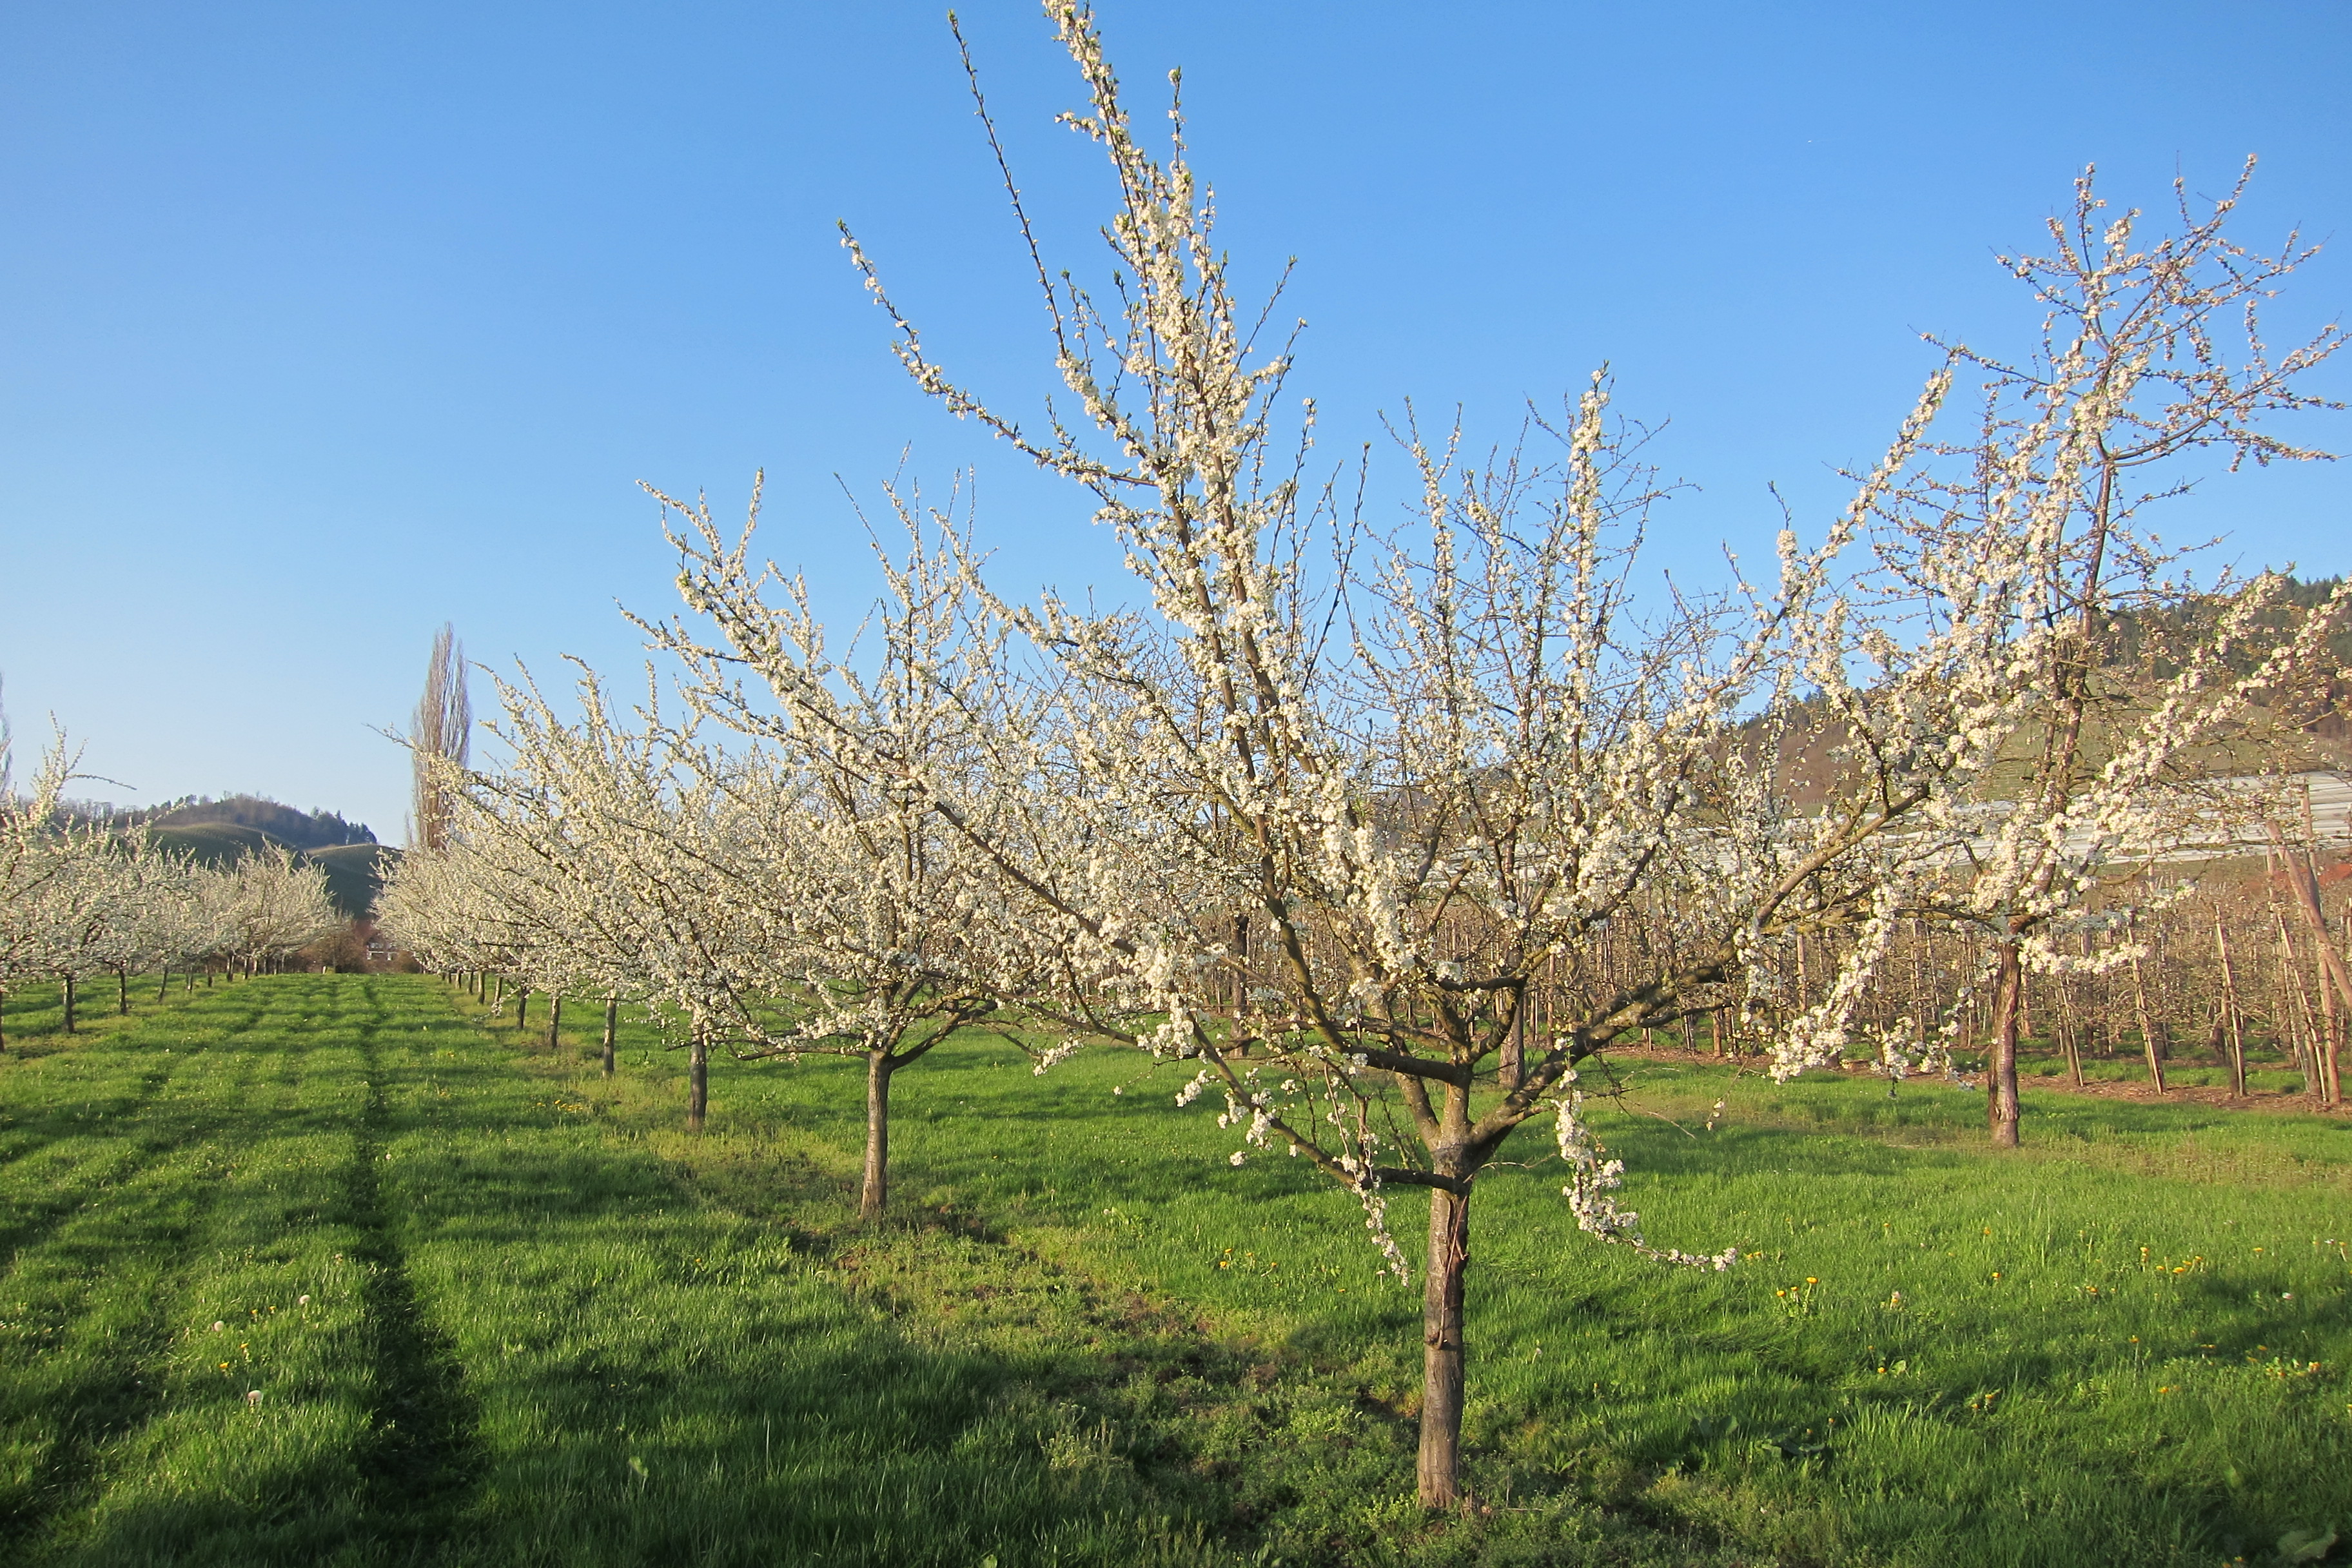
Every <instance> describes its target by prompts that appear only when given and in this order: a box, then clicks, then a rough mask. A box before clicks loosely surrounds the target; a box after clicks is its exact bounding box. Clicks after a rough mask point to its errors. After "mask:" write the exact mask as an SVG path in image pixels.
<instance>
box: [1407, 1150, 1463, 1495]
mask: <svg viewBox="0 0 2352 1568" xmlns="http://www.w3.org/2000/svg"><path fill="white" fill-rule="evenodd" d="M1469 1268H1470V1196H1469V1194H1467V1193H1464V1194H1459V1195H1456V1194H1453V1193H1449V1192H1446V1191H1445V1190H1444V1189H1443V1188H1440V1187H1432V1188H1431V1189H1430V1191H1429V1264H1428V1271H1427V1273H1426V1274H1425V1275H1424V1276H1423V1279H1422V1292H1421V1339H1422V1358H1421V1458H1420V1462H1419V1464H1418V1467H1417V1477H1418V1480H1419V1486H1420V1494H1421V1506H1422V1507H1423V1508H1452V1507H1453V1506H1454V1504H1455V1503H1456V1502H1458V1501H1460V1500H1461V1496H1462V1492H1461V1475H1460V1471H1461V1462H1462V1279H1463V1276H1464V1275H1465V1273H1467V1272H1468V1271H1469Z"/></svg>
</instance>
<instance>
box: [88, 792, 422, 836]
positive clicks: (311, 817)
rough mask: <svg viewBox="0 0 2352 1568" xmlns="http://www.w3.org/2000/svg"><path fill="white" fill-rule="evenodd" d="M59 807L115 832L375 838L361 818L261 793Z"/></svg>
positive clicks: (91, 803) (92, 803)
mask: <svg viewBox="0 0 2352 1568" xmlns="http://www.w3.org/2000/svg"><path fill="white" fill-rule="evenodd" d="M59 810H60V811H62V812H63V813H64V814H65V815H66V816H68V817H70V818H72V819H73V820H75V821H77V822H79V823H83V824H86V825H88V826H93V827H110V828H112V829H114V830H115V831H117V832H122V831H126V830H128V829H130V828H133V827H195V826H206V825H212V824H220V825H224V826H231V827H250V828H252V829H254V830H255V831H256V832H258V833H266V834H268V836H269V837H272V838H274V839H276V840H277V841H278V843H280V844H283V845H285V846H286V847H288V848H289V849H331V848H337V847H341V846H343V845H346V844H373V843H375V842H376V837H375V834H374V832H373V830H372V829H371V828H370V827H369V826H368V825H367V824H366V823H364V822H346V821H345V820H343V816H342V814H341V813H340V812H333V811H298V810H297V809H295V808H294V807H293V806H290V805H281V804H280V803H278V802H277V801H274V800H271V799H269V798H268V796H267V795H226V796H224V797H222V798H220V799H217V800H216V799H215V798H214V797H213V796H211V795H182V796H180V797H179V798H178V799H177V800H167V801H164V802H163V803H162V804H161V805H152V806H134V807H119V806H116V805H112V804H111V803H109V802H104V801H82V800H75V801H66V802H62V803H61V804H60V805H59Z"/></svg>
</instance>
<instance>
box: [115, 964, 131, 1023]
mask: <svg viewBox="0 0 2352 1568" xmlns="http://www.w3.org/2000/svg"><path fill="white" fill-rule="evenodd" d="M114 1010H115V1012H116V1013H117V1014H119V1015H120V1016H122V1017H125V1018H128V1017H129V1016H131V966H130V965H129V964H126V963H118V964H116V965H115V966H114Z"/></svg>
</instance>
